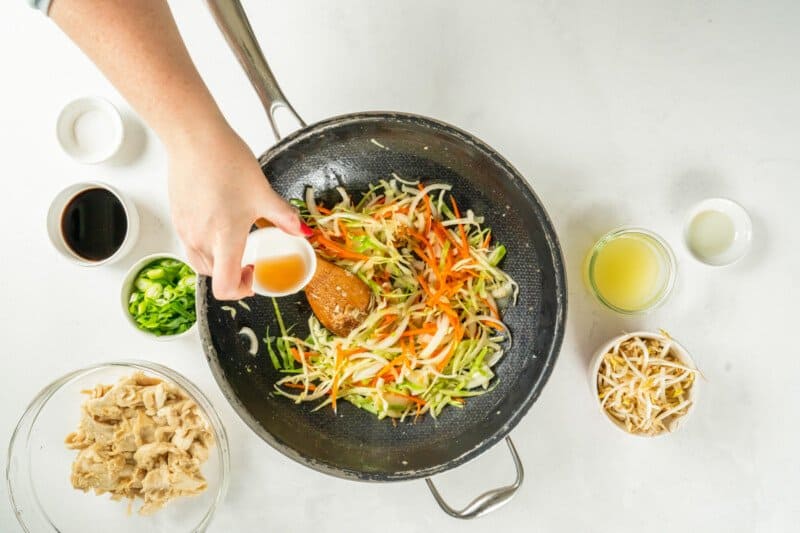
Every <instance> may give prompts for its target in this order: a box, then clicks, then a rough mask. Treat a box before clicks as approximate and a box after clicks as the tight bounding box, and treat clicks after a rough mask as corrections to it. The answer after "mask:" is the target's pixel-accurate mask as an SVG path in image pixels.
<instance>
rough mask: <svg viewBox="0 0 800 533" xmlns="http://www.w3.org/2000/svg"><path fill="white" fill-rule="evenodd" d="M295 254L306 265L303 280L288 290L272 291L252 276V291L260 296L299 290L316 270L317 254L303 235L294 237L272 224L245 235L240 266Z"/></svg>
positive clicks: (292, 292) (283, 294)
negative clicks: (245, 241) (245, 239)
mask: <svg viewBox="0 0 800 533" xmlns="http://www.w3.org/2000/svg"><path fill="white" fill-rule="evenodd" d="M289 254H297V255H300V256H301V257H302V258H303V262H304V263H305V265H306V275H305V277H304V278H303V280H302V281H301V282H300V283H299V284H298V285H297V286H296V287H292V288H291V289H290V290H287V291H282V292H273V291H270V290H269V289H267V288H266V287H262V286H261V285H259V283H258V281H257V280H256V279H255V276H253V291H254V292H255V293H257V294H260V295H262V296H274V297H278V296H288V295H290V294H294V293H296V292H299V291H301V290H302V289H303V287H305V286H306V285H308V282H309V281H311V278H313V277H314V273H315V272H316V271H317V254H316V253H315V252H314V248H313V247H312V246H311V243H310V242H308V240H307V239H305V238H303V237H295V236H294V235H289V234H288V233H286V232H284V231H283V230H280V229H278V228H276V227H274V226H270V227H267V228H261V229H257V230H255V231H252V232H250V234H249V235H248V236H247V243H246V244H245V248H244V255H243V256H242V266H247V265H255V264H256V262H257V261H259V260H264V259H270V258H273V257H282V256H286V255H289Z"/></svg>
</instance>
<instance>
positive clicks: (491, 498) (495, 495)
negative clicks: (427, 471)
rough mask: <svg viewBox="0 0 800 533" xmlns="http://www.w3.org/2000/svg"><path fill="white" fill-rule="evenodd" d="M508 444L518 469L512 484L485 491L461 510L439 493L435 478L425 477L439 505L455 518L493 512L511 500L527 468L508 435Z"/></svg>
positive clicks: (475, 516) (467, 517) (474, 516)
mask: <svg viewBox="0 0 800 533" xmlns="http://www.w3.org/2000/svg"><path fill="white" fill-rule="evenodd" d="M506 444H508V449H509V451H510V452H511V458H512V459H513V460H514V468H515V469H516V470H517V479H515V480H514V483H512V484H511V485H507V486H505V487H500V488H499V489H492V490H490V491H487V492H484V493H483V494H481V495H480V496H478V497H477V498H475V499H474V500H472V501H471V502H470V503H469V504H468V505H467V506H466V507H464V508H463V509H461V510H460V511H456V510H455V509H453V508H452V507H450V506H449V505H448V504H447V502H445V501H444V498H442V495H441V494H439V491H438V490H437V489H436V485H434V484H433V480H432V479H431V478H425V483H427V484H428V488H429V489H430V490H431V493H433V497H434V498H435V499H436V503H438V504H439V507H441V508H442V510H443V511H444V512H445V513H447V514H449V515H450V516H452V517H455V518H463V519H469V518H477V517H479V516H482V515H485V514H487V513H491V512H492V511H494V510H495V509H498V508H499V507H502V506H503V505H505V504H507V503H508V502H509V501H511V498H513V497H514V494H516V493H517V489H519V487H520V486H521V485H522V480H523V479H524V478H525V469H523V468H522V461H521V460H520V458H519V455H517V450H516V448H514V443H513V442H511V437H506Z"/></svg>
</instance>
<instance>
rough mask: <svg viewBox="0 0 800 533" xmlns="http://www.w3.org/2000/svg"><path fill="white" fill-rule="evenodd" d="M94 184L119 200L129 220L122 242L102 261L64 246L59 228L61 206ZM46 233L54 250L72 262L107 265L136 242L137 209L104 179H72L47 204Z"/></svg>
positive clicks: (94, 187)
mask: <svg viewBox="0 0 800 533" xmlns="http://www.w3.org/2000/svg"><path fill="white" fill-rule="evenodd" d="M97 188H100V189H105V190H107V191H109V192H111V193H112V194H114V196H116V197H117V199H118V200H119V201H120V203H122V208H123V209H124V210H125V216H126V218H127V220H128V230H127V232H126V233H125V240H123V241H122V245H121V246H120V247H119V249H118V250H117V251H116V252H114V254H113V255H111V256H110V257H107V258H106V259H103V260H101V261H90V260H88V259H86V258H84V257H81V256H79V255H78V254H76V253H75V252H74V251H72V249H71V248H70V247H69V246H67V243H66V242H65V241H64V234H63V233H62V231H61V217H62V216H63V214H64V209H66V207H67V205H68V204H69V202H70V201H71V200H72V199H73V198H75V197H76V196H77V195H78V194H80V193H82V192H83V191H86V190H89V189H97ZM47 235H48V236H49V237H50V242H51V243H52V244H53V247H54V248H55V249H56V251H57V252H58V253H60V254H61V255H62V256H64V257H65V258H67V259H69V260H70V261H72V262H73V263H75V264H78V265H81V266H90V267H93V266H100V265H107V264H109V263H114V262H115V261H118V260H120V259H122V258H123V257H125V254H127V253H128V252H130V251H131V248H133V246H134V245H135V244H136V240H137V239H138V238H139V212H138V211H137V210H136V205H135V204H134V203H133V201H132V200H131V199H130V198H128V197H127V196H125V195H124V194H122V193H121V192H120V191H118V190H117V189H115V188H114V187H112V186H111V185H108V184H107V183H102V182H99V181H88V182H82V183H75V184H74V185H70V186H69V187H67V188H66V189H64V190H62V191H61V192H60V193H58V194H57V195H56V197H55V198H53V201H52V202H50V208H49V209H48V211H47Z"/></svg>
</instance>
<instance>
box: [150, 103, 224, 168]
mask: <svg viewBox="0 0 800 533" xmlns="http://www.w3.org/2000/svg"><path fill="white" fill-rule="evenodd" d="M171 121H172V122H174V123H173V124H170V125H169V126H168V127H165V128H162V129H160V130H158V131H157V133H158V136H159V138H160V139H161V142H162V143H163V144H164V146H165V147H166V149H167V153H168V154H169V155H170V156H171V157H172V156H174V155H175V154H180V153H184V152H185V151H187V150H195V149H197V148H198V147H200V149H205V147H208V146H213V145H216V144H217V143H218V142H219V141H220V140H221V139H227V138H230V137H231V136H234V135H236V133H235V132H234V131H233V130H232V129H231V127H230V125H229V124H228V122H227V121H226V120H225V118H224V117H223V116H222V115H221V114H220V113H216V114H215V115H214V114H212V115H211V116H193V117H185V118H175V119H171Z"/></svg>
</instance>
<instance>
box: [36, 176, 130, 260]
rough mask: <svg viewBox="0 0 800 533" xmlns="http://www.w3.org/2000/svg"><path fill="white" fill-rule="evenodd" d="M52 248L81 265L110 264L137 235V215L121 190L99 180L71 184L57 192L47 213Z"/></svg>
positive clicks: (122, 253)
mask: <svg viewBox="0 0 800 533" xmlns="http://www.w3.org/2000/svg"><path fill="white" fill-rule="evenodd" d="M47 233H48V235H49V237H50V242H52V243H53V247H55V249H56V250H57V251H58V252H59V253H60V254H61V255H62V256H64V257H65V258H67V259H69V260H70V261H72V262H73V263H76V264H79V265H82V266H99V265H106V264H109V263H113V262H114V261H117V260H118V259H120V258H122V257H123V256H125V254H127V253H128V252H129V251H130V250H131V248H133V245H134V244H135V243H136V239H137V238H138V236H139V214H138V213H137V211H136V206H135V205H134V204H133V202H132V201H131V200H130V199H128V198H126V197H125V195H123V194H122V193H121V192H120V191H118V190H116V189H115V188H113V187H111V186H110V185H108V184H105V183H101V182H85V183H76V184H74V185H71V186H69V187H67V188H66V189H64V190H63V191H61V192H60V193H58V194H57V195H56V197H55V198H54V199H53V201H52V202H51V204H50V210H49V211H48V213H47Z"/></svg>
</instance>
